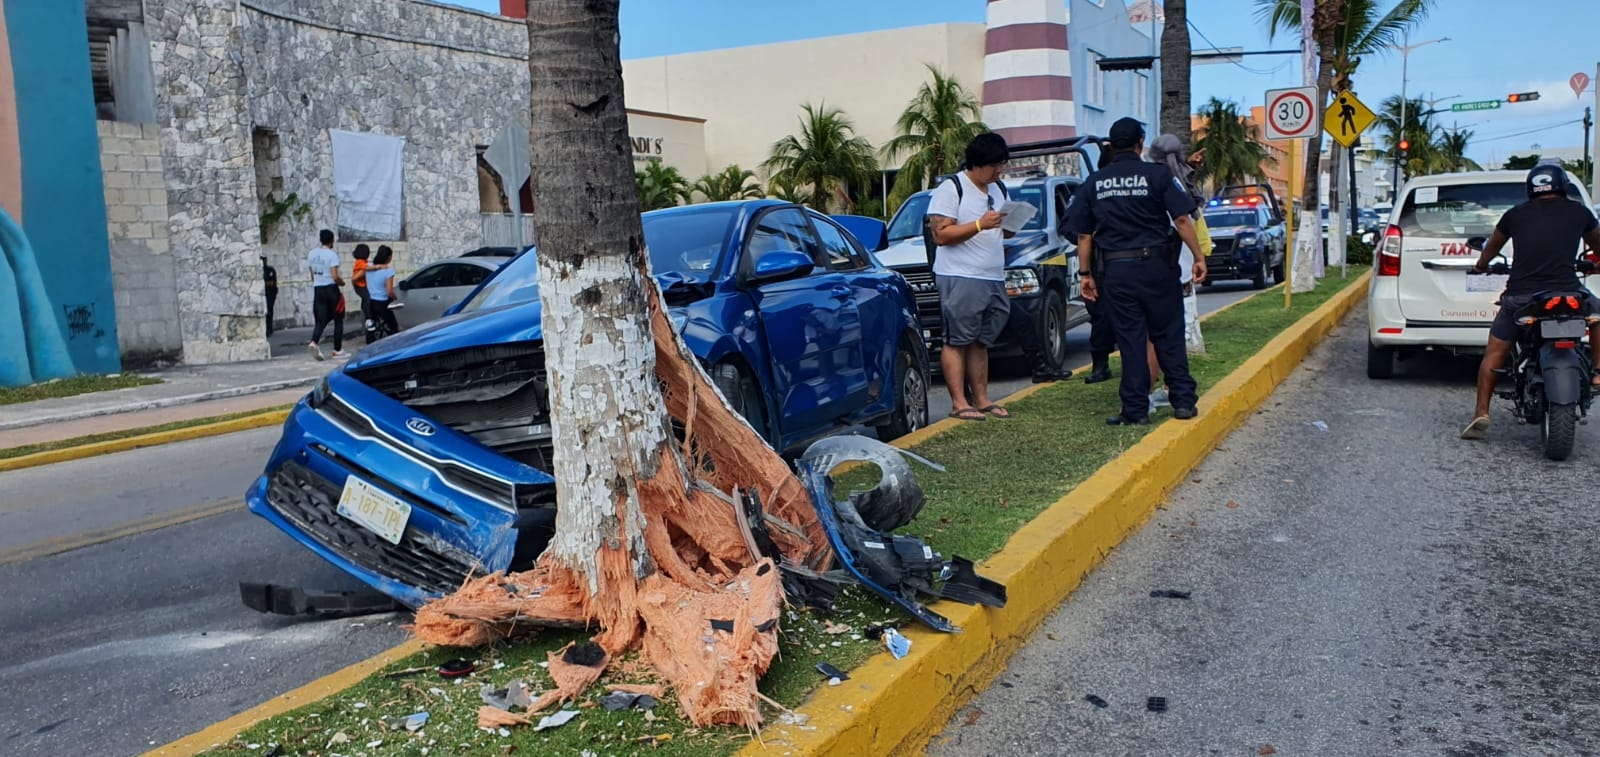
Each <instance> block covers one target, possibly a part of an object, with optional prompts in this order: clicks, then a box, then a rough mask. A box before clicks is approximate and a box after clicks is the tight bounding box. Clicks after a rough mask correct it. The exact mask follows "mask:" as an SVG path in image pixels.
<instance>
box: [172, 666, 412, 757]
mask: <svg viewBox="0 0 1600 757" xmlns="http://www.w3.org/2000/svg"><path fill="white" fill-rule="evenodd" d="M423 649H425V646H424V645H423V643H422V642H420V641H415V640H413V641H408V642H405V643H404V644H401V645H399V646H397V647H394V648H392V649H387V650H384V651H382V652H379V653H378V654H376V655H374V656H372V657H369V658H367V659H365V660H362V661H361V662H358V663H356V664H354V665H351V666H349V667H347V668H343V669H341V670H338V671H336V672H333V673H329V674H328V675H325V676H323V677H321V678H318V679H317V680H315V681H312V682H311V683H308V684H306V685H304V686H301V687H300V688H298V689H295V690H294V691H291V692H289V693H287V694H279V695H278V696H275V697H273V698H272V699H269V700H267V701H266V702H263V703H261V704H259V705H256V706H255V707H251V708H250V709H248V710H245V711H244V712H241V713H239V714H238V715H234V716H233V717H231V718H228V719H227V720H224V721H222V722H220V723H217V724H216V725H213V726H211V727H209V728H207V729H205V730H203V731H200V732H198V733H194V734H190V735H188V736H185V737H183V738H181V739H178V740H177V741H174V742H172V743H171V744H167V745H166V746H161V747H157V748H155V749H152V750H150V751H148V752H145V753H144V757H180V756H181V757H187V755H194V754H199V753H201V752H203V751H205V750H207V749H211V748H212V747H216V746H219V745H222V744H225V743H227V742H228V741H229V740H230V739H232V738H233V737H235V736H237V735H239V733H240V732H242V731H244V729H246V728H249V727H250V726H253V725H255V724H256V723H259V722H261V721H263V720H266V719H267V718H270V717H273V716H275V715H281V714H283V713H285V712H288V711H290V710H292V709H295V708H296V707H303V706H305V705H308V704H311V703H312V702H316V701H318V700H321V699H324V698H326V697H328V696H331V695H333V694H337V693H339V692H341V691H344V690H345V689H348V688H350V687H351V686H354V685H356V684H358V683H360V682H361V681H362V680H364V679H366V677H367V676H369V675H372V674H373V673H376V672H378V671H379V670H382V669H383V668H384V667H385V666H387V665H389V664H391V663H393V662H395V661H397V660H399V659H401V658H403V657H409V656H411V655H414V654H416V653H418V652H421V651H422V650H423Z"/></svg>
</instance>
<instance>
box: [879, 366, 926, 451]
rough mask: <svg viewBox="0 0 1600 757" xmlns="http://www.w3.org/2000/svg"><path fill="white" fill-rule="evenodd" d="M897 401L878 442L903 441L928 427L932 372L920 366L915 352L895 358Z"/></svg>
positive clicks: (881, 429) (880, 427) (882, 426)
mask: <svg viewBox="0 0 1600 757" xmlns="http://www.w3.org/2000/svg"><path fill="white" fill-rule="evenodd" d="M894 380H895V402H894V411H893V412H892V413H890V414H889V420H888V422H887V423H884V424H882V425H880V426H878V439H879V440H881V441H885V442H887V441H890V440H893V439H899V438H900V437H902V436H905V435H906V434H909V433H911V432H913V431H916V430H917V429H920V428H924V427H926V426H927V425H928V371H927V370H926V368H925V367H920V366H918V365H917V361H916V357H915V356H914V355H913V354H912V352H911V350H909V349H906V348H901V350H900V354H899V355H896V356H895V359H894Z"/></svg>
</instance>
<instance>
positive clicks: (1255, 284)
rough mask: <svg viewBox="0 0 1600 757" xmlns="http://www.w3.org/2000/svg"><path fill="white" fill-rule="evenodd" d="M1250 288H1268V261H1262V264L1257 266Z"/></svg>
mask: <svg viewBox="0 0 1600 757" xmlns="http://www.w3.org/2000/svg"><path fill="white" fill-rule="evenodd" d="M1250 288H1251V289H1266V288H1267V261H1265V260H1263V261H1261V265H1260V266H1258V267H1257V268H1256V275H1255V276H1253V277H1251V278H1250Z"/></svg>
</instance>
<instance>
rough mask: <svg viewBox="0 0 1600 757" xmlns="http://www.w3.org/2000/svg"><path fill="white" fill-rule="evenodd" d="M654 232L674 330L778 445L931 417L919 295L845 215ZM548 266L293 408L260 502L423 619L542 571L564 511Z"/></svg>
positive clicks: (673, 217) (673, 213) (770, 206)
mask: <svg viewBox="0 0 1600 757" xmlns="http://www.w3.org/2000/svg"><path fill="white" fill-rule="evenodd" d="M845 223H849V224H850V228H856V229H858V230H859V229H860V228H862V224H861V219H845ZM643 225H644V235H645V241H646V243H647V245H648V247H649V251H650V259H651V265H652V268H653V272H654V274H655V275H656V277H657V281H658V282H659V283H660V285H661V288H662V292H663V295H664V297H665V302H666V304H667V306H668V308H669V314H670V316H671V319H672V322H673V323H674V324H676V325H677V327H678V329H679V331H680V333H681V334H682V335H683V339H684V341H685V343H687V344H688V346H689V348H690V349H691V350H692V351H693V352H694V354H695V355H696V356H697V357H698V358H699V359H700V361H701V362H702V364H703V365H704V366H705V367H706V369H707V371H708V372H709V374H710V375H711V376H712V377H713V379H714V380H715V381H716V383H717V385H718V388H719V389H720V390H721V391H722V393H723V394H724V395H725V396H726V397H728V399H729V401H730V402H731V403H732V404H733V405H734V406H735V409H737V410H739V411H740V412H741V413H742V414H743V415H744V417H745V418H746V419H747V420H748V421H749V422H750V423H751V425H752V426H754V427H755V428H756V430H757V431H759V432H760V433H761V434H762V435H763V436H764V437H765V438H766V439H767V441H768V442H769V443H770V444H771V445H772V446H773V447H774V448H775V449H777V450H780V451H784V452H791V453H792V452H796V451H798V450H800V449H803V448H804V447H805V445H807V444H809V443H810V442H812V441H814V440H816V439H818V438H821V437H824V436H828V435H830V434H835V433H838V432H839V431H841V430H844V429H848V428H852V427H859V426H875V427H876V428H877V431H878V435H879V437H880V438H883V439H889V438H894V437H897V436H900V435H903V434H906V433H909V432H910V431H913V430H915V429H917V428H919V427H921V426H923V425H925V424H926V423H927V420H928V402H927V393H928V356H927V351H926V349H925V348H924V346H923V340H922V335H921V331H920V327H919V325H918V321H917V310H916V301H915V299H914V298H913V296H912V293H911V290H910V288H909V287H908V286H907V284H906V282H905V280H904V279H903V278H902V277H901V276H900V275H899V274H897V273H895V272H893V271H891V270H889V269H887V268H885V267H883V266H882V265H880V264H879V263H878V262H877V260H876V259H875V258H874V257H873V255H872V254H871V253H870V252H868V251H867V250H866V249H865V248H864V247H863V246H862V244H861V243H860V242H859V241H857V239H856V237H855V236H854V235H852V234H851V233H850V232H848V231H846V227H845V226H843V225H841V223H840V222H837V221H835V220H834V219H831V218H829V217H827V216H824V215H822V214H820V213H817V212H815V211H812V210H809V209H807V208H804V207H801V206H799V205H794V204H789V203H783V202H778V201H773V200H751V201H745V202H732V203H711V204H704V205H694V206H687V207H681V208H671V209H667V210H659V211H654V212H651V213H646V214H644V216H643ZM868 226H870V224H868ZM877 233H878V234H880V235H881V233H882V225H881V222H880V223H879V225H878V228H877ZM535 254H536V251H529V252H525V253H523V254H522V255H521V256H520V257H518V258H517V259H516V260H514V261H512V262H511V263H509V264H507V265H506V266H505V267H503V268H502V269H500V271H499V272H498V273H496V274H495V275H494V276H493V277H492V278H490V279H488V280H486V281H485V282H484V283H483V284H482V285H480V287H479V288H478V289H477V290H476V291H474V292H473V293H472V294H470V295H468V297H467V299H466V300H464V301H463V302H462V303H461V304H460V305H457V306H456V307H455V308H453V309H452V311H453V314H451V315H448V316H447V317H445V318H444V319H442V320H439V321H435V322H432V323H429V324H426V325H423V326H421V327H419V328H416V329H412V330H410V331H404V332H401V333H400V334H397V335H395V336H392V337H389V338H387V339H384V340H382V341H380V342H377V343H375V344H374V345H373V346H371V347H369V348H367V349H364V350H362V351H361V352H360V353H359V354H358V355H356V357H355V358H354V359H352V360H351V361H350V362H349V363H348V364H347V365H345V366H344V367H343V368H340V369H338V370H335V371H333V372H332V373H330V374H329V375H328V377H327V378H326V379H325V380H323V381H322V382H321V383H319V384H318V385H317V386H316V387H315V389H314V390H313V391H312V392H311V393H310V394H309V395H307V396H306V397H305V398H304V399H302V400H301V401H300V402H299V403H298V404H297V405H296V406H295V408H294V410H293V411H291V413H290V414H289V418H288V420H287V421H286V422H285V424H284V427H283V436H282V438H281V439H280V440H279V442H278V445H277V448H276V449H275V450H274V451H273V454H272V457H271V459H270V460H269V461H268V462H267V466H266V470H265V472H264V473H263V474H262V475H261V477H260V478H259V479H257V481H256V482H255V484H254V485H253V486H251V487H250V490H249V492H248V494H247V495H246V498H247V501H248V503H249V506H250V509H251V510H252V511H253V512H255V513H256V514H257V515H260V516H261V517H263V518H266V519H267V520H269V521H271V522H272V523H273V525H275V526H277V527H278V528H280V529H282V530H283V531H285V532H286V533H288V534H289V535H290V536H292V537H293V538H295V539H296V540H298V541H299V542H301V543H302V544H304V545H306V546H307V547H308V548H310V549H311V550H313V551H315V552H316V553H317V554H319V555H321V556H322V557H323V558H325V559H326V560H328V561H329V562H331V563H333V564H334V565H336V566H338V567H339V568H341V569H343V570H344V571H346V572H348V573H350V574H351V575H353V576H355V577H357V578H359V579H360V580H361V581H363V582H365V583H366V584H368V585H369V586H371V587H373V588H374V589H377V590H378V591H380V592H382V593H383V594H386V595H388V596H389V597H392V598H393V599H395V600H398V601H400V602H402V603H405V604H407V605H410V606H413V607H415V606H417V605H419V604H421V603H422V602H423V601H425V600H426V599H427V598H429V597H430V596H435V595H438V594H442V593H448V592H450V591H452V590H454V589H455V588H456V587H458V586H460V585H461V583H462V581H463V580H464V579H465V578H466V577H467V576H468V575H470V574H481V573H486V572H491V571H496V570H504V569H518V568H522V567H526V566H528V565H531V564H532V562H533V561H534V560H535V559H536V558H537V557H538V555H539V554H540V552H542V551H543V549H544V547H545V545H546V544H547V543H548V541H549V537H550V535H551V533H552V530H553V527H554V521H555V504H556V493H555V484H554V481H553V480H552V479H551V477H550V475H549V474H548V473H547V471H549V470H550V464H551V456H552V448H551V441H550V425H549V406H548V399H547V387H546V384H545V381H546V376H545V367H544V347H543V343H542V339H541V330H540V304H539V299H538V289H537V281H536V276H535V271H536V267H537V263H536V261H535V259H534V255H535ZM246 601H247V602H249V599H248V598H247V600H246ZM252 606H255V605H252ZM258 609H261V608H259V607H258Z"/></svg>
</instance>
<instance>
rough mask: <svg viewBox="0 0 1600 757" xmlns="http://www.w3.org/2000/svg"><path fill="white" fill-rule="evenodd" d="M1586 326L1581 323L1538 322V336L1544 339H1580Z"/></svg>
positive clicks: (1585, 331) (1586, 328)
mask: <svg viewBox="0 0 1600 757" xmlns="http://www.w3.org/2000/svg"><path fill="white" fill-rule="evenodd" d="M1587 331H1588V325H1587V324H1585V323H1584V322H1583V321H1577V320H1573V321H1540V322H1539V336H1541V337H1544V338H1545V339H1581V338H1583V335H1584V334H1585V333H1587Z"/></svg>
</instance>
